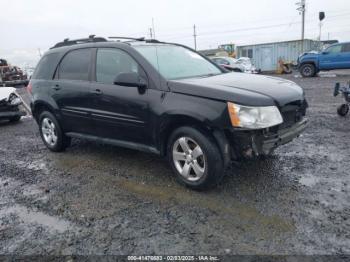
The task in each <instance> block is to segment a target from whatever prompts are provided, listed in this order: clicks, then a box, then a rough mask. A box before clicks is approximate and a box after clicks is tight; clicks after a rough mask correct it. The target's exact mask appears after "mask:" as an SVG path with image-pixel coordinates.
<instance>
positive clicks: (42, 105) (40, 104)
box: [32, 100, 56, 122]
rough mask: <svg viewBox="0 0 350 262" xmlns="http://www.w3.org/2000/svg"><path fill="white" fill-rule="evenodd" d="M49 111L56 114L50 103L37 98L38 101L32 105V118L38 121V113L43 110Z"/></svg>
mask: <svg viewBox="0 0 350 262" xmlns="http://www.w3.org/2000/svg"><path fill="white" fill-rule="evenodd" d="M45 110H47V111H49V112H51V113H52V114H54V115H56V113H55V111H56V110H55V108H54V107H53V106H52V105H50V104H49V103H47V102H45V101H43V100H39V101H36V102H35V103H34V105H33V107H32V114H33V117H34V119H35V120H36V121H37V122H38V121H39V116H40V113H41V112H43V111H45Z"/></svg>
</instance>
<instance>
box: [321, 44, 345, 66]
mask: <svg viewBox="0 0 350 262" xmlns="http://www.w3.org/2000/svg"><path fill="white" fill-rule="evenodd" d="M341 49H342V46H341V45H334V46H330V47H328V48H327V49H326V50H325V52H322V53H321V54H320V69H321V70H322V69H339V68H342V65H341V64H342V62H341Z"/></svg>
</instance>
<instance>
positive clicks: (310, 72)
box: [299, 64, 316, 77]
mask: <svg viewBox="0 0 350 262" xmlns="http://www.w3.org/2000/svg"><path fill="white" fill-rule="evenodd" d="M299 71H300V74H301V75H302V76H303V77H313V76H315V75H316V67H315V66H314V65H313V64H303V65H302V66H301V67H300V70H299Z"/></svg>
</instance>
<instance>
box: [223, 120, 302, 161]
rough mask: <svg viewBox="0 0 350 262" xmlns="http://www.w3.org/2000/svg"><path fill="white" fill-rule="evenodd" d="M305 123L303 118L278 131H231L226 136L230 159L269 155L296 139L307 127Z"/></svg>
mask: <svg viewBox="0 0 350 262" xmlns="http://www.w3.org/2000/svg"><path fill="white" fill-rule="evenodd" d="M307 123H308V119H307V118H303V119H302V120H301V121H299V122H297V123H295V124H294V125H293V126H291V127H288V128H284V129H280V130H279V129H278V127H275V128H270V129H264V130H237V129H232V130H230V131H228V132H227V134H226V137H227V138H228V143H229V145H230V149H231V150H230V157H231V159H234V160H238V159H242V158H253V157H257V156H264V155H265V156H266V155H269V154H271V153H272V152H273V150H274V149H275V148H277V147H278V146H280V145H284V144H286V143H289V142H290V141H292V140H293V139H294V138H296V137H298V136H299V135H300V134H301V133H302V132H303V131H304V130H305V128H306V127H307Z"/></svg>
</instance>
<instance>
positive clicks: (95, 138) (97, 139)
mask: <svg viewBox="0 0 350 262" xmlns="http://www.w3.org/2000/svg"><path fill="white" fill-rule="evenodd" d="M65 135H66V136H69V137H73V138H79V139H86V140H90V141H95V142H98V143H102V144H108V145H113V146H120V147H125V148H129V149H134V150H138V151H143V152H147V153H153V154H157V155H160V151H159V150H158V149H156V148H155V147H151V146H147V145H143V144H138V143H133V142H127V141H122V140H117V139H111V138H102V137H98V136H92V135H86V134H81V133H75V132H68V133H65Z"/></svg>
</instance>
